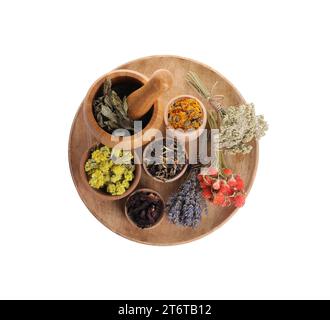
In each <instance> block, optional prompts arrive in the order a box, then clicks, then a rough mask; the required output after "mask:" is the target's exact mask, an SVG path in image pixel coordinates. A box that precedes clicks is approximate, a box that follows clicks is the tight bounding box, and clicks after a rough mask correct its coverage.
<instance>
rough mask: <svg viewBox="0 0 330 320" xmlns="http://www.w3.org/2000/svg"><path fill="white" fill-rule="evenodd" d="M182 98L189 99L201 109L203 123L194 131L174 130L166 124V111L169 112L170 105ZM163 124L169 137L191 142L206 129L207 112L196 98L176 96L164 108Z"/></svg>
mask: <svg viewBox="0 0 330 320" xmlns="http://www.w3.org/2000/svg"><path fill="white" fill-rule="evenodd" d="M182 98H190V99H194V100H196V101H197V102H198V103H199V105H200V107H201V109H202V112H203V121H202V124H201V125H200V127H199V128H198V129H196V130H189V131H184V130H183V129H174V128H172V127H171V125H170V124H169V122H168V110H169V108H170V106H171V105H172V104H174V103H175V102H176V101H177V100H179V99H182ZM164 122H165V126H166V129H167V131H168V133H169V135H170V136H172V137H177V138H178V139H180V140H188V141H193V140H196V139H197V138H198V137H199V136H200V135H201V134H202V133H203V131H204V129H205V127H206V122H207V111H206V108H205V106H204V104H203V103H202V102H201V101H200V100H199V99H197V98H196V97H194V96H191V95H188V94H183V95H179V96H176V97H174V98H173V99H171V100H170V101H169V103H168V104H167V105H166V107H165V109H164Z"/></svg>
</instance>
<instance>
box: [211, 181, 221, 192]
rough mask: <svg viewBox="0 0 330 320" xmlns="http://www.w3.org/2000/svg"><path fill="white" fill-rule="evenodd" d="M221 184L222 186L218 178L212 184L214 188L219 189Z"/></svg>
mask: <svg viewBox="0 0 330 320" xmlns="http://www.w3.org/2000/svg"><path fill="white" fill-rule="evenodd" d="M220 186H221V183H220V180H217V181H216V182H214V183H213V184H212V188H213V189H214V190H219V189H220Z"/></svg>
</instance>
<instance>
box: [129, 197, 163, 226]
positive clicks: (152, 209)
mask: <svg viewBox="0 0 330 320" xmlns="http://www.w3.org/2000/svg"><path fill="white" fill-rule="evenodd" d="M126 208H127V214H128V216H129V217H130V218H131V219H132V221H133V222H134V223H135V224H136V225H137V226H138V227H140V228H148V227H151V226H153V225H154V224H155V223H157V222H158V221H159V219H160V218H161V215H162V213H163V211H164V204H163V201H162V200H161V199H160V198H159V196H158V195H157V194H155V193H152V192H145V191H140V192H137V193H134V194H133V195H132V196H130V197H129V198H128V200H127V204H126Z"/></svg>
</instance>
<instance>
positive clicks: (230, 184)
mask: <svg viewBox="0 0 330 320" xmlns="http://www.w3.org/2000/svg"><path fill="white" fill-rule="evenodd" d="M228 184H229V186H230V187H236V185H237V181H236V179H235V178H234V177H231V178H229V179H228Z"/></svg>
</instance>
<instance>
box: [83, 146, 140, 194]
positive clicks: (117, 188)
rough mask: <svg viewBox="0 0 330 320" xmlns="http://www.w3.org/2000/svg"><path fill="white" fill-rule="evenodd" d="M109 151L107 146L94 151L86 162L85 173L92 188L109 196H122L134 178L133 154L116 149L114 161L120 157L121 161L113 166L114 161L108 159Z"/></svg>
mask: <svg viewBox="0 0 330 320" xmlns="http://www.w3.org/2000/svg"><path fill="white" fill-rule="evenodd" d="M111 151H112V150H111V149H110V148H109V147H107V146H103V147H101V148H98V149H96V150H95V151H94V152H93V153H92V155H91V158H90V159H88V160H87V161H86V164H85V172H86V173H87V176H88V183H89V185H90V186H91V187H92V188H95V189H103V190H105V191H107V192H108V193H110V194H111V195H122V194H123V193H125V192H126V190H127V189H128V188H129V186H130V181H132V180H133V178H134V174H133V171H134V169H135V166H134V165H133V163H132V159H133V154H132V153H131V152H130V151H122V150H119V149H116V150H115V152H114V155H115V159H114V160H116V157H121V158H122V160H123V161H122V162H121V163H120V164H114V161H113V160H112V159H110V155H111ZM111 156H112V155H111Z"/></svg>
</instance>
